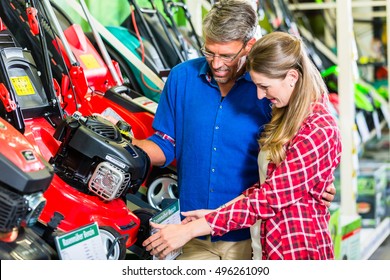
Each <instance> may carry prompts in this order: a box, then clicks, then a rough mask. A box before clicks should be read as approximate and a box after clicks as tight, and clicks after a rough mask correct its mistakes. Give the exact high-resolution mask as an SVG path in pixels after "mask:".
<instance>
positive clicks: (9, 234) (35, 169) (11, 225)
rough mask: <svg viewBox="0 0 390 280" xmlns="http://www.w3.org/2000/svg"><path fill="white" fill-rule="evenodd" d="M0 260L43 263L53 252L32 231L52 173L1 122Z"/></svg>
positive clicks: (0, 120)
mask: <svg viewBox="0 0 390 280" xmlns="http://www.w3.org/2000/svg"><path fill="white" fill-rule="evenodd" d="M0 147H1V149H0V170H1V172H0V259H1V260H10V259H11V260H12V259H23V260H35V259H39V260H45V259H52V258H55V257H56V252H55V251H54V250H53V249H52V248H51V247H50V246H49V245H48V244H47V243H46V242H45V241H44V240H42V239H41V238H40V237H39V236H38V235H37V234H35V233H34V232H33V231H32V229H30V228H29V227H32V226H33V225H34V224H35V223H36V222H37V220H38V217H39V215H40V214H41V212H42V209H43V208H44V206H45V204H46V199H45V198H44V197H43V193H44V192H45V190H46V189H47V188H48V187H49V185H50V182H51V180H52V178H53V170H52V168H51V167H50V165H49V164H48V163H47V162H45V161H44V160H43V159H42V158H41V156H39V155H38V153H37V152H36V151H35V149H34V147H33V146H32V145H31V144H30V143H29V142H28V141H27V139H26V138H25V137H24V136H23V135H22V134H21V133H20V132H19V131H17V130H16V129H15V128H14V127H13V126H11V124H9V123H8V122H7V121H5V120H4V119H2V118H0Z"/></svg>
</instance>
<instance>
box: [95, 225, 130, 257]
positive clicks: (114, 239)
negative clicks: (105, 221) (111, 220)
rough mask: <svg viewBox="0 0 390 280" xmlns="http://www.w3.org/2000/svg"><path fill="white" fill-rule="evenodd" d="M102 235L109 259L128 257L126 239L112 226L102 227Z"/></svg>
mask: <svg viewBox="0 0 390 280" xmlns="http://www.w3.org/2000/svg"><path fill="white" fill-rule="evenodd" d="M99 231H100V236H101V238H102V242H103V247H104V250H105V253H106V255H107V259H108V260H124V259H125V257H126V240H125V238H123V236H121V235H120V234H119V233H118V232H117V231H116V230H114V229H113V228H111V227H100V228H99Z"/></svg>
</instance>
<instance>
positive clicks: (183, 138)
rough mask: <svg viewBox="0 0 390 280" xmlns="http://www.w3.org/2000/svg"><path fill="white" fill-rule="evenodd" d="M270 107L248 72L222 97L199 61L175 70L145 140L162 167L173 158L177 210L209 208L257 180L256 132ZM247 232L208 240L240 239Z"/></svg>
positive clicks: (205, 62) (245, 230) (237, 232)
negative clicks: (151, 132)
mask: <svg viewBox="0 0 390 280" xmlns="http://www.w3.org/2000/svg"><path fill="white" fill-rule="evenodd" d="M270 112H271V108H270V103H269V101H268V100H267V99H262V100H259V99H258V98H257V92H256V86H255V85H254V83H253V82H252V81H251V79H250V76H249V74H248V73H245V74H244V75H243V76H241V77H240V78H239V79H237V81H236V83H235V84H234V86H233V88H232V89H231V90H230V92H229V93H228V95H227V96H226V97H225V98H222V97H221V93H220V90H219V88H218V85H217V83H216V82H215V80H214V79H213V78H212V77H211V76H210V74H209V66H208V63H207V61H206V60H205V59H204V58H203V57H202V58H197V59H193V60H189V61H186V62H184V63H181V64H179V65H177V66H175V67H174V68H173V69H172V70H171V73H170V75H169V77H168V79H167V81H166V84H165V87H164V90H163V92H162V95H161V98H160V101H159V104H158V108H157V112H156V115H155V118H154V122H153V128H154V129H155V130H156V131H159V132H161V133H163V134H166V135H168V136H170V137H171V138H173V139H174V140H175V145H172V143H171V142H170V141H168V140H166V139H163V137H160V136H159V135H153V136H151V137H150V138H149V139H150V140H152V141H153V142H155V143H156V144H157V145H159V146H160V148H161V149H162V150H163V152H164V154H165V156H166V160H167V161H166V163H165V166H166V165H168V164H170V163H171V162H172V161H173V160H174V159H175V158H176V160H177V176H178V185H179V191H180V208H181V211H189V210H195V209H215V208H217V207H219V206H221V205H222V204H224V203H226V202H228V201H230V200H231V199H233V198H235V197H236V196H238V195H240V194H241V192H242V191H244V190H245V189H247V188H248V187H250V186H252V185H253V184H254V183H256V182H258V181H259V173H258V165H257V155H258V151H259V145H258V143H257V139H258V136H259V131H260V129H261V128H262V126H263V125H264V124H266V123H267V122H268V121H269V120H270V117H271V114H270ZM248 238H250V233H249V229H244V230H238V231H234V232H230V233H228V234H226V235H224V236H222V237H212V240H213V241H214V240H225V241H240V240H245V239H248Z"/></svg>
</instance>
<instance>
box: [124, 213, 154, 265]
mask: <svg viewBox="0 0 390 280" xmlns="http://www.w3.org/2000/svg"><path fill="white" fill-rule="evenodd" d="M157 212H158V211H157V210H155V209H149V208H138V209H135V210H134V211H133V214H134V215H136V216H137V217H138V218H139V219H140V226H139V229H138V233H137V241H136V242H135V244H134V245H133V246H131V247H130V251H133V252H134V253H135V254H136V255H137V256H138V257H139V258H141V259H145V260H147V259H150V258H151V255H150V254H149V252H148V251H146V250H145V248H144V247H143V246H142V243H143V242H144V241H145V240H146V239H147V238H148V237H149V236H150V218H152V217H153V215H155V214H156V213H157Z"/></svg>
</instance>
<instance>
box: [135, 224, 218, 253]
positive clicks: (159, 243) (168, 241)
mask: <svg viewBox="0 0 390 280" xmlns="http://www.w3.org/2000/svg"><path fill="white" fill-rule="evenodd" d="M150 225H151V226H152V227H153V228H155V229H157V230H158V232H156V233H155V234H153V235H152V236H150V237H149V238H148V239H146V240H145V241H144V242H143V243H142V246H144V247H145V249H146V250H147V251H149V252H150V254H151V255H153V256H156V257H158V258H159V259H165V257H166V256H167V255H168V254H169V253H171V252H172V251H173V250H176V249H178V248H180V247H182V246H184V245H185V244H186V243H187V242H188V241H190V240H191V239H192V238H194V237H197V236H202V235H206V234H210V233H211V228H210V226H209V224H208V223H207V222H206V219H204V218H200V219H197V220H195V221H192V222H190V223H187V224H185V225H183V224H175V225H160V224H155V223H150Z"/></svg>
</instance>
